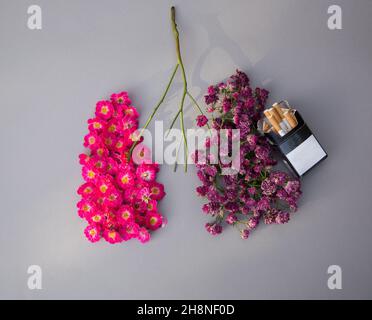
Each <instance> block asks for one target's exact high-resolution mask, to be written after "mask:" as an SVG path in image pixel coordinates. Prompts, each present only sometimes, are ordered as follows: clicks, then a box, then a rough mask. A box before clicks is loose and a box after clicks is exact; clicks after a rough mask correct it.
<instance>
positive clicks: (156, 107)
mask: <svg viewBox="0 0 372 320" xmlns="http://www.w3.org/2000/svg"><path fill="white" fill-rule="evenodd" d="M178 67H179V64H176V66H175V67H174V69H173V72H172V76H171V78H170V79H169V82H168V84H167V87H166V88H165V91H164V93H163V95H162V96H161V98H160V100H159V102H158V103H157V105H156V106H155V108H154V110H153V111H152V113H151V115H150V116H149V118H148V119H147V121H146V123H145V126H144V127H143V128H142V129H141V131H140V135H139V137H138V139H139V138H140V137H141V136H142V134H143V131H144V130H145V129H146V128H147V127H148V125H149V124H150V122H151V121H152V119H153V118H154V116H155V114H156V112H157V111H158V109H159V107H160V106H161V104H162V103H163V102H164V99H165V97H166V96H167V94H168V91H169V88H170V86H171V84H172V82H173V79H174V76H175V75H176V72H177V70H178ZM138 141H139V140H137V141H135V142H134V143H133V145H132V147H131V148H130V151H129V157H130V156H131V155H132V152H133V150H134V148H135V147H136V145H137V144H138Z"/></svg>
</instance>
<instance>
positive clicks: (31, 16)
mask: <svg viewBox="0 0 372 320" xmlns="http://www.w3.org/2000/svg"><path fill="white" fill-rule="evenodd" d="M27 14H28V18H27V27H28V28H29V29H30V30H41V29H42V27H43V24H42V11H41V7H40V6H38V5H36V4H33V5H31V6H29V7H28V8H27Z"/></svg>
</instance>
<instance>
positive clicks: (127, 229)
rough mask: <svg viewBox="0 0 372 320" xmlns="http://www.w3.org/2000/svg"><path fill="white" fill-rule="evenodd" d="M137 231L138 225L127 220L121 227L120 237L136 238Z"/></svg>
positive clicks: (125, 238) (126, 238)
mask: <svg viewBox="0 0 372 320" xmlns="http://www.w3.org/2000/svg"><path fill="white" fill-rule="evenodd" d="M138 232H139V225H138V224H137V223H135V222H129V223H127V224H126V225H125V226H124V228H123V229H122V237H123V239H124V240H125V241H126V240H129V239H132V238H136V237H137V236H138Z"/></svg>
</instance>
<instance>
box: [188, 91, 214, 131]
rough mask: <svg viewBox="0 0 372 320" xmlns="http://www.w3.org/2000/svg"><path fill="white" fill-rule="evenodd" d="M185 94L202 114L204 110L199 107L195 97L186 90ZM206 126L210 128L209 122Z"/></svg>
mask: <svg viewBox="0 0 372 320" xmlns="http://www.w3.org/2000/svg"><path fill="white" fill-rule="evenodd" d="M187 96H188V97H189V98H190V99H191V101H192V102H193V103H194V105H195V106H196V108H197V109H198V110H199V112H200V113H201V114H202V115H204V112H203V110H202V109H201V108H200V106H199V104H198V103H197V102H196V100H195V98H194V97H193V96H192V95H191V94H190V92H188V91H187ZM207 126H208V129H209V130H210V129H211V128H210V126H209V123H207Z"/></svg>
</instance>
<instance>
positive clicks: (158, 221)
mask: <svg viewBox="0 0 372 320" xmlns="http://www.w3.org/2000/svg"><path fill="white" fill-rule="evenodd" d="M162 218H163V217H162V216H161V215H160V214H159V213H157V212H153V211H152V212H151V211H149V212H147V214H146V226H147V227H148V228H149V229H150V230H156V229H158V228H159V227H160V226H161V225H162Z"/></svg>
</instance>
